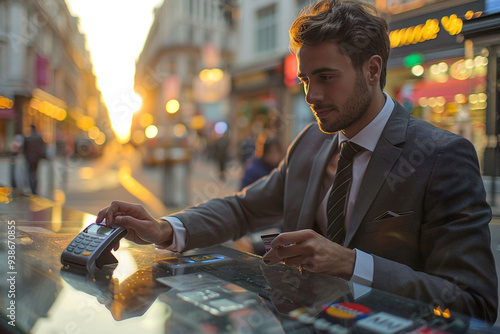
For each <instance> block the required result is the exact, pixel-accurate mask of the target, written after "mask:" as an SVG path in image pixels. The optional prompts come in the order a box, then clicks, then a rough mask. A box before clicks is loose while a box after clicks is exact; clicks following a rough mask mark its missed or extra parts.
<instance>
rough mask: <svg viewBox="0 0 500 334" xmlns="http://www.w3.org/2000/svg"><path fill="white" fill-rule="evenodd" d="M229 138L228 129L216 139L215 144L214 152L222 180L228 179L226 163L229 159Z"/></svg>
mask: <svg viewBox="0 0 500 334" xmlns="http://www.w3.org/2000/svg"><path fill="white" fill-rule="evenodd" d="M228 149H229V138H228V135H227V131H226V132H224V134H223V135H221V136H220V137H219V138H218V139H217V140H216V141H215V145H214V154H215V160H216V162H217V165H218V166H219V178H220V179H221V180H222V181H225V180H226V176H225V173H226V163H227V159H228Z"/></svg>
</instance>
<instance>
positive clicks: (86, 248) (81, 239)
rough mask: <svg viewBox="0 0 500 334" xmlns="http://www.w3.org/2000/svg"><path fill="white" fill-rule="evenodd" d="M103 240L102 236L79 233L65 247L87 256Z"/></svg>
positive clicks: (72, 251)
mask: <svg viewBox="0 0 500 334" xmlns="http://www.w3.org/2000/svg"><path fill="white" fill-rule="evenodd" d="M102 240H104V237H100V236H95V235H89V234H86V233H80V234H79V235H78V236H77V237H76V238H75V239H74V240H73V241H72V242H71V243H70V244H69V246H68V247H67V248H66V249H67V250H68V251H69V252H71V253H74V254H82V255H85V256H89V255H90V254H92V252H93V251H94V250H95V249H96V248H97V247H98V246H99V245H100V243H101V242H102Z"/></svg>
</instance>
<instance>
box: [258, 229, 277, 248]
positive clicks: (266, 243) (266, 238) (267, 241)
mask: <svg viewBox="0 0 500 334" xmlns="http://www.w3.org/2000/svg"><path fill="white" fill-rule="evenodd" d="M278 235H280V234H279V233H270V234H263V235H261V236H260V238H261V239H262V242H264V247H265V248H266V252H269V250H270V249H271V242H273V240H274V238H276V237H277V236H278Z"/></svg>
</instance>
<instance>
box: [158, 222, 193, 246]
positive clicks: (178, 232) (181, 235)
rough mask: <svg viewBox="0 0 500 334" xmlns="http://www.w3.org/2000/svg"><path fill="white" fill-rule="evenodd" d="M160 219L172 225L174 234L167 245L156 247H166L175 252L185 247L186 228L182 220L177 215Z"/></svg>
mask: <svg viewBox="0 0 500 334" xmlns="http://www.w3.org/2000/svg"><path fill="white" fill-rule="evenodd" d="M161 219H162V220H166V221H167V222H169V223H170V225H172V229H173V230H174V234H173V236H172V244H171V245H170V246H167V247H158V248H163V249H168V250H171V251H175V252H182V251H183V250H184V248H185V247H186V236H187V232H186V228H185V227H184V224H183V223H182V221H181V220H180V219H179V218H177V217H162V218H161Z"/></svg>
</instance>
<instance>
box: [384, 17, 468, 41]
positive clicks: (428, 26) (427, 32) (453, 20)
mask: <svg viewBox="0 0 500 334" xmlns="http://www.w3.org/2000/svg"><path fill="white" fill-rule="evenodd" d="M440 21H441V26H443V28H444V30H445V31H447V32H448V33H449V34H450V35H451V36H454V35H458V34H459V33H460V32H461V31H462V26H463V21H462V19H461V18H459V17H457V15H455V14H452V15H450V16H443V17H442V18H441V20H440ZM440 21H439V20H438V19H428V20H427V21H426V22H425V23H424V24H419V25H416V26H411V27H408V28H403V29H396V30H394V31H391V33H390V34H389V39H390V41H391V48H398V47H401V46H405V45H410V44H417V43H421V42H425V41H429V40H431V39H435V38H436V37H437V35H438V33H439V31H440V30H441V29H440V26H439V22H440Z"/></svg>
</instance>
